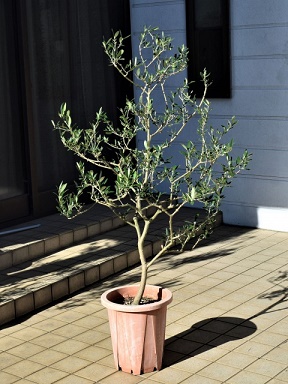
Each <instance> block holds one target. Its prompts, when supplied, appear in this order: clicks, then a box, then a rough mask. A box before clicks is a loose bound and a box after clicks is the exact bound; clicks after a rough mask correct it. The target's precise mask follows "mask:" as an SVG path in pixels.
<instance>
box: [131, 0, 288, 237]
mask: <svg viewBox="0 0 288 384" xmlns="http://www.w3.org/2000/svg"><path fill="white" fill-rule="evenodd" d="M130 4H131V28H132V45H133V47H132V48H133V50H136V45H137V41H138V38H137V34H138V32H140V31H141V29H142V28H143V26H144V25H146V26H149V25H151V26H158V27H159V28H160V29H161V30H164V31H165V33H167V34H169V35H171V36H173V37H174V38H175V39H174V45H175V46H178V45H180V44H183V43H184V44H186V15H185V0H175V1H171V0H162V1H161V0H155V1H153V0H148V1H147V0H130ZM287 14H288V1H287V0H277V1H274V0H253V1H251V0H230V25H231V31H230V32H231V77H232V92H231V94H232V96H231V98H230V99H211V100H210V102H211V106H212V112H211V114H210V118H211V123H212V124H213V125H215V126H219V125H221V124H222V123H224V122H225V121H227V119H229V118H231V116H234V115H235V116H236V118H237V120H238V124H237V126H236V127H235V129H234V130H233V138H234V139H235V148H234V149H235V155H237V152H241V151H243V150H244V149H245V148H247V149H248V151H249V152H250V153H252V155H253V160H252V161H251V163H250V166H249V171H247V172H243V173H242V174H241V175H239V176H238V178H237V179H235V180H234V181H233V183H232V187H231V188H228V189H227V190H226V191H225V199H224V201H223V204H222V207H221V209H222V210H223V216H224V222H225V223H227V224H235V225H244V226H252V227H258V228H266V229H272V230H280V231H288V166H287V164H288V92H287V89H288V20H287ZM183 140H184V141H185V138H184V139H183ZM178 144H179V143H178ZM138 145H141V137H139V143H138ZM176 145H177V144H176ZM176 161H177V158H176Z"/></svg>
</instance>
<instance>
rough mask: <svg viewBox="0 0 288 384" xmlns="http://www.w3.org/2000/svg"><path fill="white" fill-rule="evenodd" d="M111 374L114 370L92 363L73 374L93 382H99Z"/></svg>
mask: <svg viewBox="0 0 288 384" xmlns="http://www.w3.org/2000/svg"><path fill="white" fill-rule="evenodd" d="M113 373H115V369H113V368H109V367H106V366H104V365H101V364H98V363H93V364H90V365H88V366H87V367H85V368H83V369H80V370H79V371H77V372H76V373H75V375H76V376H79V377H83V378H85V379H88V380H92V381H94V382H95V380H97V381H100V380H102V379H103V378H105V377H107V376H110V375H111V374H113ZM97 381H96V382H97Z"/></svg>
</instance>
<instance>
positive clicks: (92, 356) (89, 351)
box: [75, 346, 111, 362]
mask: <svg viewBox="0 0 288 384" xmlns="http://www.w3.org/2000/svg"><path fill="white" fill-rule="evenodd" d="M108 355H111V351H109V350H107V349H105V348H100V347H98V346H88V347H87V348H83V349H81V350H79V351H78V352H76V353H75V356H77V357H79V358H81V359H86V360H88V361H90V362H95V361H99V360H101V359H103V358H104V357H107V356H108Z"/></svg>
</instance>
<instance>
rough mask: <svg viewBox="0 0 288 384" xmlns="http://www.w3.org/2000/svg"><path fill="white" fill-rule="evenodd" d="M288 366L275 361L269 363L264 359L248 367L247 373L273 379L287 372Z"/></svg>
mask: <svg viewBox="0 0 288 384" xmlns="http://www.w3.org/2000/svg"><path fill="white" fill-rule="evenodd" d="M286 367H287V364H285V363H278V362H275V361H269V363H268V362H267V360H265V359H262V360H257V361H255V362H254V363H252V364H251V365H249V366H248V367H247V371H249V372H255V373H259V374H261V375H265V376H269V377H270V378H273V377H275V376H277V375H278V374H280V373H281V372H282V371H284V370H285V368H286Z"/></svg>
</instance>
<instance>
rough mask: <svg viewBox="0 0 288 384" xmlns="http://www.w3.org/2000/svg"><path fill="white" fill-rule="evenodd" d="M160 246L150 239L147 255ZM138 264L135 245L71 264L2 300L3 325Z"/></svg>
mask: <svg viewBox="0 0 288 384" xmlns="http://www.w3.org/2000/svg"><path fill="white" fill-rule="evenodd" d="M221 224H222V214H221V213H219V215H218V216H217V218H216V221H215V223H214V225H213V227H214V228H216V227H218V226H220V225H221ZM160 247H161V240H156V241H150V242H149V243H148V244H147V245H146V246H145V255H146V258H149V257H152V256H153V255H154V254H156V253H157V252H158V250H159V248H160ZM136 265H139V256H138V250H137V248H136V247H135V248H134V249H132V250H130V251H128V252H123V253H119V254H116V255H113V256H108V257H107V258H105V259H104V260H101V261H100V262H98V263H95V262H93V261H92V262H91V263H85V266H83V265H82V266H80V267H79V266H77V268H75V267H73V266H72V267H70V268H69V269H68V268H67V269H66V270H65V271H64V272H63V274H61V276H60V275H56V276H54V278H53V279H52V280H50V281H47V283H46V284H45V283H43V284H41V285H40V286H39V284H36V286H35V287H34V289H31V286H28V287H27V288H26V289H25V288H23V289H22V290H21V291H18V292H17V293H16V294H15V295H11V296H12V297H11V299H7V300H6V301H3V302H2V303H0V326H2V325H4V324H7V323H9V322H12V321H13V320H16V319H18V318H21V317H23V316H25V315H28V314H29V313H33V312H35V311H37V310H40V309H41V308H43V307H45V306H47V305H49V304H51V303H53V302H55V301H58V300H61V299H64V298H65V297H69V296H70V295H72V294H75V293H76V292H79V291H81V290H82V289H85V288H86V287H88V286H90V285H92V284H95V283H98V282H100V281H103V280H105V279H106V278H108V277H111V276H112V275H115V274H117V273H120V272H123V271H125V270H127V269H128V268H131V267H135V266H136ZM13 296H14V297H13Z"/></svg>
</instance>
